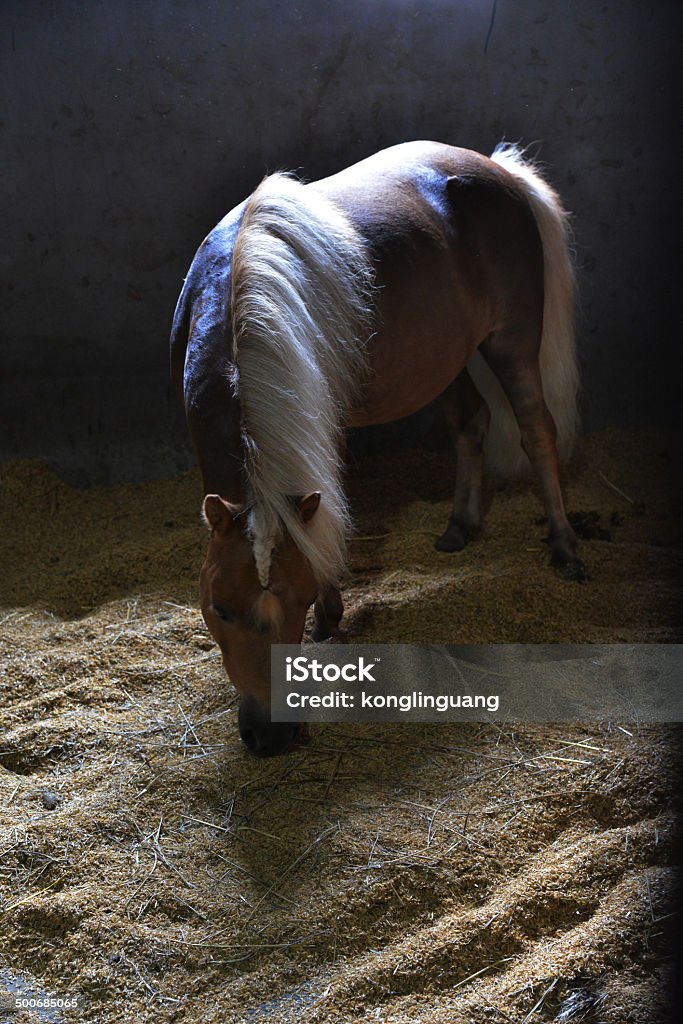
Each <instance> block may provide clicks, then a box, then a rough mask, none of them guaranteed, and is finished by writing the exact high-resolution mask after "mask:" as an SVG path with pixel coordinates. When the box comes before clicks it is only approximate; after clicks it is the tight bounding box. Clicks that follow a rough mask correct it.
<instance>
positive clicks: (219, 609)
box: [211, 604, 236, 622]
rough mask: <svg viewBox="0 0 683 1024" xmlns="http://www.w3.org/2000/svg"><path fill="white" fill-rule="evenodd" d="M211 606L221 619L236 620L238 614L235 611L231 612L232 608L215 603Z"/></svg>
mask: <svg viewBox="0 0 683 1024" xmlns="http://www.w3.org/2000/svg"><path fill="white" fill-rule="evenodd" d="M211 607H212V608H213V611H214V614H216V615H217V616H218V618H219V619H221V621H222V622H234V621H235V618H236V616H235V614H234V612H231V611H230V609H229V608H226V607H225V606H224V605H222V604H213V605H212V606H211Z"/></svg>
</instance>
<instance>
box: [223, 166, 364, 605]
mask: <svg viewBox="0 0 683 1024" xmlns="http://www.w3.org/2000/svg"><path fill="white" fill-rule="evenodd" d="M372 291H373V271H372V266H371V264H370V262H369V260H368V257H367V254H366V252H365V247H364V243H363V240H362V239H361V237H360V236H359V235H358V233H357V232H356V231H355V229H354V228H353V227H352V225H351V224H350V223H349V221H348V220H347V219H346V217H345V216H344V215H343V214H342V213H341V211H340V210H339V209H337V207H336V206H334V205H333V204H332V203H331V202H329V201H328V200H326V199H325V198H323V197H322V196H321V195H319V194H318V193H316V192H315V191H314V190H313V189H312V188H309V187H306V186H305V185H303V184H302V183H301V182H299V181H297V180H295V179H294V178H291V177H289V176H288V175H285V174H273V175H271V176H269V177H267V178H265V179H264V181H263V182H262V183H261V185H259V187H258V188H257V189H256V191H255V192H254V193H253V195H252V196H251V197H250V199H249V200H248V202H247V205H246V208H245V212H244V216H243V219H242V223H241V226H240V229H239V232H238V235H237V238H236V241H235V247H234V252H233V263H232V294H231V313H232V328H233V339H234V341H233V353H232V358H233V363H234V381H233V385H234V388H235V391H236V394H237V397H238V399H239V402H240V409H241V417H242V439H243V444H244V453H245V464H246V472H247V477H248V483H249V489H250V492H251V493H250V512H249V517H248V524H249V533H250V537H251V542H252V548H253V551H254V558H255V561H256V567H257V571H258V574H259V579H260V582H261V585H262V586H264V587H267V586H268V583H269V578H270V562H271V557H272V552H273V548H274V547H275V544H276V543H277V540H278V537H279V536H280V535H281V531H282V529H283V527H284V528H285V529H286V530H287V531H288V532H289V534H290V536H291V537H292V539H293V540H294V542H295V544H296V545H297V546H298V548H299V549H300V551H301V552H302V553H303V554H304V555H305V557H306V558H307V559H308V561H309V563H310V565H311V568H312V570H313V573H314V574H315V576H316V578H317V579H318V581H319V582H321V583H323V582H325V581H330V580H334V579H335V578H336V575H337V573H338V572H339V570H340V568H341V567H342V566H343V564H344V555H345V545H346V536H347V533H348V528H349V512H348V506H347V502H346V497H345V495H344V490H343V487H342V483H341V468H342V466H341V459H340V452H339V446H340V441H341V438H342V431H343V427H344V418H345V414H346V412H347V411H348V409H349V408H350V407H351V406H352V404H353V402H354V400H355V399H356V398H357V397H358V394H359V390H360V388H361V386H362V384H363V381H364V379H365V375H366V373H367V362H366V355H365V343H366V340H367V337H368V333H369V331H370V326H371V316H372V310H373V302H372ZM312 491H320V493H321V496H322V497H321V502H320V507H319V509H318V511H317V513H316V514H315V515H314V516H313V518H312V519H311V520H310V522H308V523H303V522H302V521H301V519H300V517H299V516H298V514H297V509H296V506H295V503H294V500H293V499H294V498H296V497H301V496H303V495H306V494H309V493H311V492H312Z"/></svg>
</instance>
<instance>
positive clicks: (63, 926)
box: [0, 433, 681, 1024]
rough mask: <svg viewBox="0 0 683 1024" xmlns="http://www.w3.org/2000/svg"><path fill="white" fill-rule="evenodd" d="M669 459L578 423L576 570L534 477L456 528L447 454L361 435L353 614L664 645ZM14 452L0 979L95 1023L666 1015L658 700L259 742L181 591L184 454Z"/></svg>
mask: <svg viewBox="0 0 683 1024" xmlns="http://www.w3.org/2000/svg"><path fill="white" fill-rule="evenodd" d="M671 465H672V461H671V453H670V451H669V448H668V444H667V442H666V441H665V440H662V439H661V438H656V437H645V436H637V435H626V434H616V433H610V434H602V435H599V436H595V437H592V438H588V439H587V440H586V441H584V442H583V445H582V448H581V450H580V452H579V454H578V457H577V459H576V461H575V464H574V466H573V467H572V468H571V470H570V471H569V473H568V478H567V489H568V495H569V507H570V509H572V510H573V512H574V513H575V515H576V522H577V524H578V525H579V527H580V529H581V531H582V532H583V533H584V534H587V535H589V536H590V537H591V539H585V540H584V541H583V542H582V550H583V554H584V557H585V561H586V563H587V567H588V571H589V576H590V579H589V581H588V582H587V583H586V584H584V585H582V586H578V585H572V584H567V583H564V582H562V581H561V580H559V579H556V578H555V576H554V575H553V574H552V572H551V570H550V569H549V568H548V566H547V558H548V553H547V548H546V545H545V544H544V543H543V535H544V529H545V527H544V525H543V524H542V523H540V522H538V521H537V520H538V517H539V516H540V514H541V510H540V505H539V501H538V497H537V495H536V494H535V492H534V490H533V488H530V487H529V486H527V485H525V484H517V485H515V486H512V487H509V488H508V489H507V490H505V491H504V492H503V493H501V494H498V495H496V496H495V500H494V501H493V504H492V506H491V509H490V512H489V514H488V517H487V533H486V536H484V537H482V538H480V539H477V540H476V541H475V542H473V543H472V544H471V545H470V546H469V547H468V548H467V549H466V551H465V552H462V553H461V554H458V555H452V556H448V555H443V554H439V553H437V552H436V551H434V549H433V541H434V538H435V537H436V536H437V535H438V533H439V532H440V530H441V529H442V528H443V526H444V525H445V522H446V520H447V516H448V506H449V494H450V490H451V478H452V473H453V465H452V460H450V459H449V458H448V457H445V456H443V455H433V454H432V455H424V454H422V453H408V454H407V455H401V456H398V455H391V456H383V457H382V458H380V457H377V456H376V457H374V458H373V459H366V460H352V463H351V466H350V468H349V479H348V489H349V494H350V497H351V502H352V507H353V509H354V511H355V516H356V522H357V536H356V539H355V540H353V541H352V542H351V545H350V565H349V572H348V575H347V578H346V579H345V581H344V596H345V603H346V607H347V615H346V618H345V626H344V634H343V636H342V641H343V640H344V639H348V640H359V641H371V640H374V641H386V642H390V641H418V640H431V641H435V642H438V641H458V640H461V641H463V642H470V643H471V642H495V641H508V642H515V641H520V642H529V643H533V642H541V641H543V642H552V641H557V642H575V641H596V642H653V641H664V642H668V641H678V640H679V639H680V621H679V620H678V618H677V607H678V605H679V598H680V593H679V589H678V582H679V580H680V567H681V566H680V563H681V550H680V536H679V533H678V529H679V527H678V520H679V516H678V515H677V510H676V509H675V507H674V506H673V503H672V498H671V488H670V487H669V479H670V473H671ZM0 472H1V474H2V506H1V509H0V527H1V529H0V564H2V567H3V576H2V591H1V598H2V608H1V609H0V663H1V665H2V676H1V680H0V687H1V693H0V715H1V717H2V732H1V734H0V799H1V801H2V807H3V814H2V822H1V829H2V831H1V838H0V893H1V902H0V914H1V915H2V925H1V928H2V932H3V933H4V935H5V945H4V954H3V958H2V960H0V992H1V991H2V986H3V985H4V987H5V988H6V989H8V990H12V991H17V989H18V986H22V985H23V986H31V985H32V986H34V988H33V991H34V992H38V993H41V992H43V993H44V992H54V993H58V994H61V995H64V994H74V993H80V994H82V996H83V999H84V1000H85V1012H84V1014H79V1015H78V1016H77V1017H75V1018H74V1019H81V1020H82V1019H84V1018H85V1019H86V1020H91V1021H97V1022H100V1021H101V1022H104V1021H107V1022H119V1021H120V1022H124V1021H129V1020H133V1019H134V1020H139V1021H143V1022H144V1021H150V1022H151V1021H159V1020H163V1021H179V1022H182V1021H187V1022H195V1021H203V1022H204V1021H206V1022H219V1021H221V1022H242V1021H249V1022H252V1021H253V1022H255V1024H257V1022H259V1021H274V1022H276V1024H277V1022H282V1024H285V1022H290V1021H291V1022H293V1021H297V1022H311V1024H313V1022H361V1021H362V1022H369V1021H382V1022H391V1024H406V1022H418V1021H420V1022H424V1024H427V1022H429V1024H459V1022H461V1021H462V1022H466V1021H474V1022H479V1021H482V1022H483V1021H488V1022H493V1024H503V1022H509V1021H510V1020H513V1021H517V1022H521V1021H526V1022H530V1024H535V1022H540V1021H554V1020H557V1021H561V1020H570V1019H573V1020H601V1021H607V1022H624V1021H633V1022H640V1021H643V1022H649V1021H655V1020H659V1019H661V1012H662V1007H663V1005H664V1000H665V990H666V985H667V977H668V972H669V967H668V963H669V960H668V937H669V929H670V924H671V918H670V914H671V912H672V909H673V901H674V881H673V877H674V876H673V868H672V862H673V854H672V835H673V828H674V824H675V808H674V807H673V793H674V792H675V789H676V782H675V779H676V776H675V769H676V734H675V731H674V729H673V728H671V727H664V726H645V727H643V726H640V727H639V726H638V725H634V724H633V723H628V722H619V723H616V722H612V723H604V724H603V725H600V726H596V725H594V726H585V727H584V726H582V725H580V724H575V725H556V726H555V725H544V726H530V725H523V724H522V725H515V726H514V727H513V726H506V727H499V726H495V725H491V724H486V725H484V724H481V725H457V724H453V725H433V726H422V725H420V726H417V725H416V726H410V727H407V726H390V727H379V726H361V725H355V726H354V725H344V726H332V725H330V726H326V727H322V726H321V727H316V728H315V729H314V730H313V738H312V742H311V743H310V744H309V745H308V746H307V747H303V748H301V749H298V750H297V751H295V752H294V753H291V754H289V755H287V756H286V757H283V758H277V759H273V760H271V761H267V762H261V761H257V760H255V759H252V758H250V757H249V756H248V755H247V754H246V753H245V751H244V749H243V748H242V747H241V745H240V743H239V739H238V735H237V728H236V696H235V693H234V691H233V690H232V688H231V687H230V685H229V682H228V681H227V680H226V679H225V677H224V675H223V673H222V667H221V662H220V657H219V655H218V653H217V650H216V649H215V647H214V645H213V643H212V642H211V639H210V637H209V636H208V634H207V632H206V630H205V627H204V625H203V623H202V620H201V616H200V614H199V611H198V608H197V602H196V577H197V573H198V569H199V565H200V563H201V559H202V554H203V550H204V546H205V535H204V532H203V528H202V527H201V526H200V524H199V519H198V514H197V513H198V507H199V503H200V500H201V489H200V482H199V478H198V476H197V474H196V473H195V472H189V473H186V474H184V475H182V476H179V477H177V478H175V479H173V480H167V481H157V482H153V483H148V484H143V485H126V486H117V487H111V488H106V489H96V490H91V491H85V492H80V491H76V490H72V489H70V488H68V487H66V486H65V485H64V484H63V483H61V482H60V480H59V479H58V477H57V476H55V475H54V474H53V473H52V472H51V471H50V470H48V469H47V468H46V467H45V466H43V465H41V464H39V463H13V464H9V465H7V466H5V467H3V468H2V470H1V471H0ZM26 990H27V991H28V989H26ZM0 1018H1V1013H0ZM13 1019H15V1020H18V1021H21V1020H22V1017H21V1016H19V1017H16V1018H13ZM23 1019H24V1020H26V1021H28V1020H33V1021H35V1020H38V1019H41V1020H49V1019H54V1020H60V1019H63V1020H68V1019H70V1018H69V1015H68V1014H67V1013H62V1014H61V1015H54V1016H53V1017H52V1018H50V1017H47V1016H42V1017H38V1016H35V1015H34V1016H28V1015H24V1018H23Z"/></svg>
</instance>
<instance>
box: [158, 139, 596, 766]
mask: <svg viewBox="0 0 683 1024" xmlns="http://www.w3.org/2000/svg"><path fill="white" fill-rule="evenodd" d="M573 297H574V277H573V270H572V264H571V258H570V250H569V243H568V224H567V214H566V213H565V211H564V209H563V206H562V203H561V201H560V199H559V197H558V195H557V194H556V193H555V191H554V190H553V189H552V188H551V186H550V185H549V184H548V183H547V181H545V179H544V177H543V176H542V175H541V174H540V172H539V171H538V169H537V167H536V166H535V165H534V164H533V163H532V162H530V161H528V160H527V159H525V157H524V155H523V152H522V151H521V150H520V149H519V148H518V147H516V146H513V145H509V144H503V145H501V146H499V147H498V148H496V150H495V151H494V153H493V154H492V156H491V157H490V158H489V157H486V156H484V155H482V154H479V153H475V152H473V151H470V150H466V149H460V148H456V147H452V146H449V145H445V144H442V143H437V142H409V143H404V144H401V145H397V146H393V147H391V148H389V149H386V150H383V151H381V152H379V153H377V154H375V155H373V156H370V157H369V158H367V159H365V160H362V161H361V162H360V163H357V164H355V165H353V166H351V167H348V168H346V169H345V170H342V171H341V172H339V173H337V174H334V175H332V176H331V177H327V178H324V179H322V180H319V181H313V182H309V183H304V182H302V181H300V180H298V179H297V178H296V177H294V176H292V175H291V174H286V173H275V174H271V175H269V176H267V177H266V178H265V179H264V180H263V181H262V182H261V184H260V185H259V186H258V188H256V190H255V191H254V192H253V193H252V195H251V196H249V198H248V199H246V200H245V201H244V202H242V203H241V204H240V205H239V206H237V207H236V208H235V209H234V210H232V211H231V212H230V213H228V214H227V216H226V217H224V219H223V220H221V221H220V222H219V224H218V225H217V226H216V227H215V228H214V229H213V231H211V232H210V234H209V235H208V236H207V237H206V238H205V239H204V241H203V242H202V244H201V246H200V247H199V249H198V251H197V253H196V255H195V258H194V260H193V262H192V265H191V267H190V270H189V272H188V275H187V277H186V279H185V282H184V286H183V289H182V292H181V294H180V298H179V300H178V303H177V307H176V311H175V316H174V320H173V327H172V333H171V369H172V377H173V380H174V382H175V386H176V388H177V390H178V392H179V394H180V397H181V400H182V402H183V404H184V408H185V413H186V418H187V423H188V427H189V432H190V435H191V439H192V443H193V446H194V449H195V451H196V455H197V459H198V462H199V467H200V470H201V475H202V480H203V490H204V495H205V497H204V502H203V517H204V521H205V523H206V525H207V526H208V528H209V530H210V536H209V542H208V549H207V554H206V560H205V562H204V565H203V567H202V569H201V574H200V598H201V610H202V614H203V616H204V620H205V622H206V625H207V627H208V629H209V631H210V632H211V634H212V636H213V637H214V639H215V640H216V641H217V643H218V644H219V646H220V649H221V652H222V657H223V663H224V665H225V668H226V671H227V673H228V676H229V678H230V680H231V681H232V683H233V684H234V685H235V687H236V688H237V690H238V691H239V692H240V694H241V704H240V709H239V718H238V721H239V730H240V735H241V737H242V739H243V741H244V742H245V743H246V745H247V747H248V748H249V750H250V751H252V752H253V753H254V754H257V755H259V756H269V755H273V754H277V753H280V752H282V751H284V750H285V749H287V748H288V747H289V745H290V744H291V743H292V741H293V739H294V737H295V733H296V730H297V726H296V725H294V724H292V725H289V724H287V723H271V721H270V645H271V644H272V643H288V644H299V643H301V640H302V636H303V630H304V622H305V619H306V614H307V611H308V609H309V607H310V606H311V605H313V607H314V618H315V626H314V633H313V639H314V640H316V641H322V640H324V639H326V638H329V637H331V636H333V635H335V634H336V632H337V630H338V626H339V621H340V619H341V616H342V612H343V606H342V601H341V596H340V592H339V577H340V573H341V571H342V569H343V566H344V554H345V543H346V539H347V537H348V533H349V529H350V516H349V509H348V505H347V501H346V497H345V494H344V488H343V483H342V469H343V460H342V441H343V437H344V430H345V429H346V428H347V427H362V426H366V425H369V424H378V423H385V422H389V421H392V420H395V419H398V418H400V417H403V416H406V415H408V414H410V413H412V412H415V411H416V410H418V409H420V408H422V407H423V406H425V405H426V404H427V403H429V402H431V401H432V400H434V399H436V398H438V399H439V400H440V402H441V404H442V406H443V409H444V410H445V415H446V419H447V422H448V426H449V430H450V433H451V436H452V439H453V443H454V446H455V450H456V454H457V474H456V480H455V494H454V501H453V510H452V514H451V516H450V521H449V522H448V524H447V526H446V529H445V531H444V533H443V535H442V536H441V537H440V538H439V539H438V540H437V541H436V546H437V548H438V549H439V550H440V551H443V552H455V551H459V550H461V549H462V548H463V547H464V546H465V544H466V543H467V541H468V540H469V539H470V538H471V537H472V536H473V535H474V534H476V533H477V531H478V530H479V529H480V527H481V524H482V476H483V468H484V462H485V460H486V463H487V466H488V467H490V468H491V469H492V471H493V472H494V473H495V474H497V475H498V476H501V475H510V474H512V473H515V472H518V471H519V470H520V469H521V468H522V466H523V465H524V463H526V464H527V465H528V464H529V463H530V465H531V468H532V470H533V471H534V473H535V474H536V476H537V478H538V479H539V481H540V484H541V488H542V493H543V500H544V504H545V510H546V514H547V518H548V522H549V543H550V551H551V560H552V564H553V565H554V566H555V568H556V569H557V571H558V572H559V573H560V574H561V575H562V576H564V577H566V578H567V579H570V580H581V579H583V578H584V568H583V565H582V562H581V560H580V558H579V556H578V553H577V542H576V537H575V535H574V532H573V530H572V528H571V526H570V524H569V522H568V520H567V516H566V514H565V509H564V505H563V499H562V493H561V489H560V482H559V462H560V459H561V458H563V457H565V456H567V455H568V453H569V452H570V450H571V447H572V443H573V441H574V437H575V433H576V429H577V416H576V399H577V387H578V374H577V363H576V356H575V346H574V334H573ZM492 416H493V420H492ZM490 426H491V429H490V430H489V427H490ZM520 442H521V443H520ZM527 460H528V462H527Z"/></svg>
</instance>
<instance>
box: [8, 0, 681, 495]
mask: <svg viewBox="0 0 683 1024" xmlns="http://www.w3.org/2000/svg"><path fill="white" fill-rule="evenodd" d="M0 9H1V11H2V15H1V17H2V20H1V45H2V55H1V57H0V61H1V64H0V67H1V68H2V72H1V73H2V85H3V96H2V113H1V114H0V117H1V118H2V129H1V131H2V143H3V152H4V153H5V154H6V158H5V159H4V160H3V165H4V170H3V194H4V195H5V197H6V199H7V200H8V203H7V208H6V210H5V211H4V213H3V231H2V239H1V241H0V245H1V246H2V250H1V253H0V274H1V282H0V287H1V289H2V303H3V327H2V378H1V382H0V415H1V418H2V435H1V439H0V459H5V458H8V457H11V456H44V457H46V458H48V459H50V460H51V461H52V462H53V464H55V465H56V466H58V468H60V470H61V471H62V472H64V473H65V474H66V475H68V476H69V477H71V478H72V479H79V480H81V481H93V480H106V479H111V478H116V477H119V478H120V477H129V478H135V477H144V476H146V475H155V474H162V473H166V472H169V471H171V470H172V469H174V468H175V467H176V466H178V465H182V464H184V463H185V461H186V460H187V448H186V441H185V435H184V427H183V423H182V420H181V417H180V416H179V415H178V412H177V409H176V405H175V402H176V399H175V396H174V395H173V394H172V393H171V390H170V387H169V385H168V381H167V356H166V346H167V335H168V327H169V323H170V319H171V316H172V312H173V307H174V304H175V299H176V296H177V293H178V291H179V289H180V286H181V283H182V278H183V275H184V273H185V271H186V269H187V266H188V264H189V262H190V260H191V258H192V255H193V253H194V250H195V248H196V247H197V245H198V243H199V242H200V241H201V239H202V237H203V236H204V234H205V233H206V232H207V231H208V230H209V229H210V228H211V227H212V225H213V224H214V223H215V221H217V220H218V219H219V217H220V216H222V215H223V213H224V212H225V211H226V210H228V209H229V208H230V207H232V206H233V205H235V204H236V203H237V202H238V201H239V200H240V199H242V198H243V197H244V196H245V195H246V194H247V193H248V192H250V191H251V190H252V189H253V187H254V186H255V184H256V183H257V182H258V181H259V179H260V178H261V176H262V175H263V173H264V172H265V171H266V170H274V169H277V168H281V167H294V168H301V169H302V170H303V171H304V172H305V174H306V175H307V176H308V177H317V176H320V175H323V174H326V173H329V172H332V171H335V170H337V169H339V168H341V167H343V166H345V165H347V164H349V163H352V162H353V161H354V160H356V159H359V158H361V157H363V156H365V155H367V154H369V153H371V152H373V151H375V150H377V149H380V148H382V147H383V146H387V145H390V144H392V143H395V142H399V141H403V140H406V139H412V138H434V139H440V140H444V141H449V142H453V143H456V144H459V145H464V146H468V147H470V148H473V149H479V150H482V151H484V152H490V151H491V150H492V148H493V147H494V145H495V144H496V143H497V142H498V141H499V140H500V139H501V138H502V137H505V138H507V139H512V140H523V141H525V142H532V141H534V140H540V141H542V149H541V153H542V159H543V161H544V162H545V163H546V165H547V167H548V169H549V174H550V177H551V179H552V180H553V182H554V183H555V185H556V186H557V187H558V188H559V190H560V191H561V193H562V194H563V195H564V197H565V199H566V202H567V205H568V206H569V208H570V209H571V210H572V211H573V212H574V226H575V230H576V237H577V259H578V265H579V270H580V283H581V293H582V309H581V314H580V319H579V341H580V349H581V356H582V361H583V366H584V382H585V394H584V420H585V422H586V424H587V425H588V426H589V427H591V428H592V427H599V426H604V425H609V424H619V425H621V424H636V425H640V424H643V423H648V422H650V421H652V420H657V419H661V418H662V417H663V416H665V415H666V414H667V412H668V410H669V409H670V407H671V401H672V398H673V396H674V393H675V392H674V389H673V387H672V386H671V381H672V379H673V374H672V372H671V369H670V366H669V365H668V364H667V367H666V368H665V369H664V371H663V369H662V366H663V362H664V363H665V362H666V360H667V359H670V352H671V351H672V348H671V346H672V343H673V341H674V334H673V309H674V299H675V296H674V293H673V289H674V286H673V275H672V274H671V273H670V272H669V269H668V268H669V264H670V257H671V254H672V253H673V252H674V246H673V243H674V237H673V234H674V228H673V221H672V215H671V203H672V201H673V197H674V196H675V195H676V194H677V192H678V176H679V175H678V170H677V169H676V168H675V163H674V160H673V156H674V139H676V138H677V135H678V130H679V129H678V118H677V109H678V108H677V103H676V98H677V97H676V95H675V91H674V90H675V83H676V78H677V68H678V62H679V54H678V39H677V32H676V25H675V23H674V21H673V19H674V12H675V10H676V8H675V6H674V5H673V4H664V3H660V4H654V5H652V4H644V3H642V2H639V0H620V2H609V3H594V2H589V0H576V2H572V3H560V2H555V3H552V2H549V0H517V2H513V0H498V3H497V4H494V3H493V2H491V0H485V2H484V0H470V2H467V0H451V2H448V0H443V2H435V0H373V2H370V0H345V2H340V0H305V2H300V3H296V2H292V3H285V2H274V0H251V2H248V3H247V2H245V3H230V2H225V0H223V2H219V0H206V2H201V3H200V2H198V0H197V2H190V0H135V2H133V0H99V2H98V0H61V2H60V0H5V2H4V3H3V5H2V7H1V8H0ZM662 378H663V379H664V390H663V391H662V384H661V381H662ZM423 422H424V421H423ZM416 430H417V431H418V432H419V431H421V430H422V428H420V425H419V423H418V425H417V427H416ZM422 432H423V431H422Z"/></svg>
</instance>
